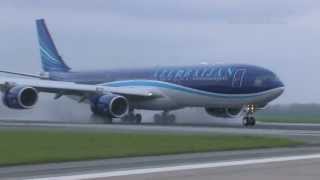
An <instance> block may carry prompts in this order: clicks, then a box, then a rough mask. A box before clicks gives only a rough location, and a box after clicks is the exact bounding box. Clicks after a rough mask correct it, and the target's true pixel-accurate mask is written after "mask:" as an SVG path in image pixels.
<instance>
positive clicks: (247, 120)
mask: <svg viewBox="0 0 320 180" xmlns="http://www.w3.org/2000/svg"><path fill="white" fill-rule="evenodd" d="M249 121H250V120H249V118H248V117H243V119H242V125H243V126H244V127H247V126H248V125H249Z"/></svg>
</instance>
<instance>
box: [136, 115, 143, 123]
mask: <svg viewBox="0 0 320 180" xmlns="http://www.w3.org/2000/svg"><path fill="white" fill-rule="evenodd" d="M141 121H142V116H141V114H136V115H135V123H136V124H141Z"/></svg>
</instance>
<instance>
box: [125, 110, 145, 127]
mask: <svg viewBox="0 0 320 180" xmlns="http://www.w3.org/2000/svg"><path fill="white" fill-rule="evenodd" d="M121 120H122V122H123V123H129V124H141V121H142V115H141V114H134V113H133V112H129V113H128V114H127V115H125V116H123V117H122V118H121Z"/></svg>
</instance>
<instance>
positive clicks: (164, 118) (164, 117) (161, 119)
mask: <svg viewBox="0 0 320 180" xmlns="http://www.w3.org/2000/svg"><path fill="white" fill-rule="evenodd" d="M153 119H154V123H156V124H173V123H175V121H176V116H175V115H174V114H168V113H167V112H164V113H162V114H155V115H154V116H153Z"/></svg>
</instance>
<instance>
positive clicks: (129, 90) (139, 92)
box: [0, 77, 156, 97]
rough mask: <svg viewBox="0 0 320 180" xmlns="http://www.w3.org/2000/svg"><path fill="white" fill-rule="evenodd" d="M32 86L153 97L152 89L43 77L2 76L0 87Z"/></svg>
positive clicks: (58, 91) (64, 91)
mask: <svg viewBox="0 0 320 180" xmlns="http://www.w3.org/2000/svg"><path fill="white" fill-rule="evenodd" d="M19 85H20V86H30V87H33V88H36V89H37V90H38V91H39V92H47V93H56V94H59V95H60V96H62V95H79V96H85V95H90V94H96V93H114V94H121V95H124V96H140V97H153V96H156V94H155V93H153V92H151V90H148V89H144V88H134V87H109V86H102V85H86V84H77V83H73V82H62V81H52V80H42V79H27V78H11V77H0V87H1V89H2V90H3V89H4V88H6V87H11V86H19Z"/></svg>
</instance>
